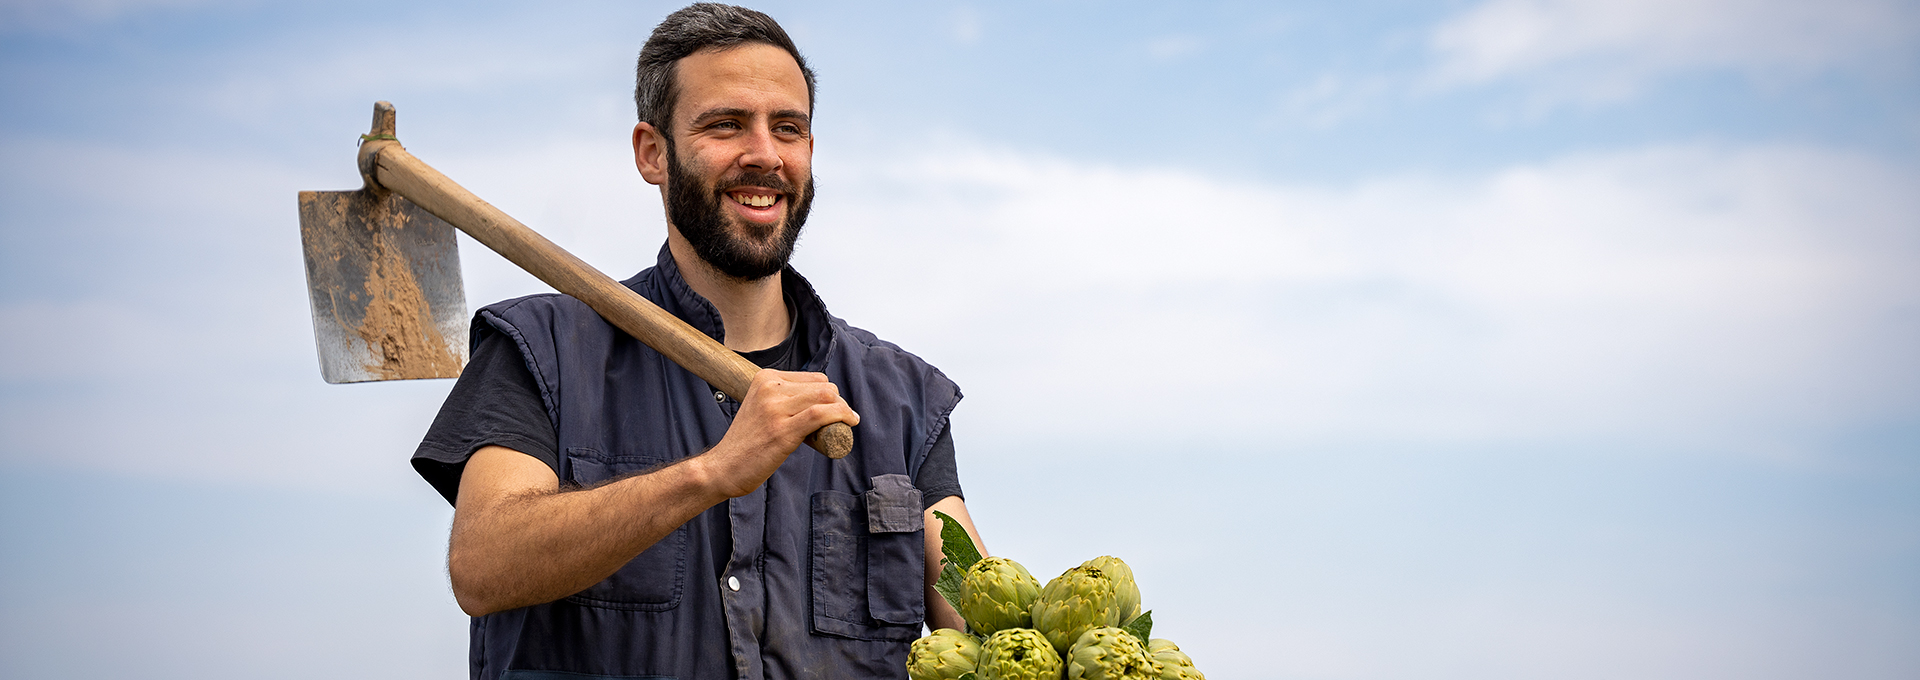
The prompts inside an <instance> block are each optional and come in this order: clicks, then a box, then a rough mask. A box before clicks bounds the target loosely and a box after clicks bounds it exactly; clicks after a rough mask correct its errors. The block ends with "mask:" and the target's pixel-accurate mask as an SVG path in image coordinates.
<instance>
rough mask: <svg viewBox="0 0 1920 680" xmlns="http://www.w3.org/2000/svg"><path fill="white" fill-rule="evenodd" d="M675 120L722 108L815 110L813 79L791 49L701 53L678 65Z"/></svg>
mask: <svg viewBox="0 0 1920 680" xmlns="http://www.w3.org/2000/svg"><path fill="white" fill-rule="evenodd" d="M675 69H676V71H675V73H674V84H675V86H676V87H677V89H679V91H680V92H679V97H678V100H679V101H678V102H676V103H675V105H674V120H676V121H685V120H687V116H689V115H699V113H700V112H702V111H706V110H709V109H713V108H717V107H725V108H745V109H748V110H765V111H778V110H798V111H807V110H809V108H810V107H809V106H808V104H809V103H810V102H808V101H807V79H806V76H804V75H802V74H801V73H800V64H798V63H796V62H795V61H794V60H793V56H792V55H789V54H787V51H786V50H783V49H780V48H778V47H774V46H773V45H768V44H765V43H748V44H744V45H736V46H733V47H725V48H709V49H704V50H700V51H698V52H695V53H693V54H689V55H687V56H686V57H685V58H682V59H681V60H680V61H679V63H678V64H676V65H675Z"/></svg>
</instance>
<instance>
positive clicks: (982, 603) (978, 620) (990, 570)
mask: <svg viewBox="0 0 1920 680" xmlns="http://www.w3.org/2000/svg"><path fill="white" fill-rule="evenodd" d="M1038 597H1040V581H1038V580H1036V579H1034V578H1033V574H1029V573H1027V568H1026V567H1023V566H1020V563H1019V562H1015V561H1013V560H1010V559H1007V558H1005V557H988V558H985V559H982V560H980V561H978V562H975V563H973V566H971V567H967V573H966V575H965V576H962V577H961V579H960V615H961V616H963V617H966V619H967V628H968V629H970V630H972V631H973V632H974V634H976V635H992V634H994V633H995V632H996V631H1000V630H1005V629H1008V628H1032V627H1033V616H1032V615H1031V614H1030V613H1029V612H1028V610H1029V609H1030V608H1032V607H1033V601H1034V599H1035V598H1038Z"/></svg>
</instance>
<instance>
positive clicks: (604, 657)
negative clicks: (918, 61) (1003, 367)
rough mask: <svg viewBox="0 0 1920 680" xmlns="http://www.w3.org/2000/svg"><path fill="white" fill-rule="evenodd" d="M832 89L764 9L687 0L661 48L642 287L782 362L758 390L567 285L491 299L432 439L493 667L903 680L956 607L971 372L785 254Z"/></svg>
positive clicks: (648, 147)
mask: <svg viewBox="0 0 1920 680" xmlns="http://www.w3.org/2000/svg"><path fill="white" fill-rule="evenodd" d="M813 94H814V77H813V72H812V71H811V70H809V69H808V68H807V66H806V61H805V60H804V59H803V58H802V57H801V56H800V52H799V50H798V48H796V47H795V46H794V44H793V41H792V40H791V39H790V38H788V36H787V34H786V32H785V31H784V30H782V29H781V28H780V26H779V24H777V23H775V22H774V21H773V20H772V19H771V18H768V17H767V16H766V15H764V14H761V13H759V12H755V11H752V10H746V9H742V8H738V7H729V6H724V5H713V4H699V5H693V6H691V7H688V8H686V9H682V10H680V11H678V12H675V13H673V14H672V15H671V16H669V17H667V18H666V20H665V21H663V22H662V23H661V24H660V26H659V27H657V28H656V29H655V30H654V32H653V35H652V36H651V37H650V38H649V39H648V40H647V43H646V46H645V47H644V48H643V49H642V50H641V52H640V61H639V67H638V69H637V72H636V86H635V94H634V99H635V102H636V104H637V106H638V108H639V116H640V122H639V123H638V124H637V125H635V126H634V130H633V140H632V142H633V152H634V163H635V165H636V166H637V167H638V168H639V171H640V175H641V176H642V177H643V178H645V179H646V181H647V182H649V183H651V184H655V185H659V186H660V188H661V196H662V199H663V202H664V203H665V205H666V210H667V242H666V245H665V246H663V247H662V248H661V251H660V255H659V258H658V261H657V263H656V265H655V266H654V267H652V268H650V269H647V270H645V271H642V272H640V273H639V274H638V275H636V276H634V277H633V278H632V279H629V280H627V281H625V282H624V283H625V285H627V286H628V287H629V288H632V289H633V290H634V291H636V292H638V293H639V294H640V295H642V296H644V297H646V298H647V299H649V300H651V301H653V302H654V303H655V304H658V305H659V306H660V307H661V308H663V309H665V310H667V311H668V312H670V313H672V314H674V315H675V316H677V317H679V318H680V319H682V320H684V321H686V322H687V323H689V324H691V325H692V326H693V327H694V328H698V329H700V330H702V331H703V332H706V333H707V334H708V335H710V336H712V337H714V338H715V339H717V340H720V341H721V342H722V343H723V344H725V345H726V346H727V347H729V348H732V349H734V350H735V351H738V352H740V353H741V354H742V355H743V356H745V357H746V358H747V359H749V360H751V361H753V362H754V363H755V364H757V365H759V366H761V367H762V368H763V370H761V371H760V372H759V373H758V374H757V375H756V376H755V377H754V380H753V384H752V387H751V388H750V389H749V390H748V392H747V395H746V398H745V399H744V400H743V401H740V402H735V401H733V400H731V399H729V398H728V397H727V396H726V395H725V394H723V393H721V392H720V391H718V390H715V389H714V388H713V387H712V386H710V385H708V384H706V383H705V382H704V381H702V380H701V379H699V378H698V377H695V376H694V375H693V374H691V373H689V372H687V371H686V370H684V369H681V368H680V367H679V366H676V365H674V364H673V363H672V362H671V361H668V360H667V359H666V358H665V357H663V356H661V355H660V354H658V353H656V352H654V351H653V350H651V349H649V348H647V347H646V346H645V345H642V344H641V343H639V342H638V341H636V340H634V339H633V338H632V337H630V336H627V335H626V334H624V333H622V332H620V331H619V330H617V329H615V328H613V327H612V326H610V325H608V324H607V323H606V322H605V321H604V320H602V319H601V318H600V317H599V316H598V315H596V314H594V312H593V311H592V310H590V309H588V308H587V307H586V305H584V304H582V303H580V302H579V301H578V300H575V299H573V298H570V297H566V296H562V295H535V296H531V297H525V298H520V299H516V300H508V301H505V302H500V303H497V304H494V305H490V306H488V307H486V308H483V309H481V310H480V311H479V313H478V314H476V315H475V318H474V322H473V325H472V328H473V331H472V334H473V335H472V340H471V343H472V347H471V356H472V359H471V362H470V363H469V365H468V366H467V369H466V371H465V372H464V373H463V374H462V375H461V377H460V380H459V381H458V382H457V383H456V384H455V385H454V388H453V390H452V391H451V392H450V393H449V394H448V397H447V401H446V404H445V405H444V406H443V407H442V408H441V411H440V414H439V416H438V417H437V418H435V420H434V423H433V425H432V427H431V428H430V430H429V431H428V433H427V435H426V437H425V439H424V441H422V442H421V444H420V447H419V449H418V450H417V451H416V452H415V453H414V456H413V464H414V467H415V469H416V470H418V471H419V472H420V474H421V476H422V477H424V478H425V479H426V480H427V481H428V482H429V483H431V484H432V485H433V486H434V487H435V488H436V489H437V490H439V491H440V493H441V494H442V495H444V496H445V497H446V498H447V500H448V501H449V502H451V503H453V505H454V520H453V530H452V538H451V541H450V545H449V549H448V559H447V563H448V565H447V566H448V572H449V575H450V577H451V580H452V583H453V591H454V597H455V599H456V600H458V601H459V603H460V607H461V609H463V610H465V611H466V612H467V613H468V614H470V615H472V616H473V624H472V646H471V653H470V660H471V670H472V675H473V677H474V678H476V679H481V678H486V679H494V678H503V679H521V680H534V679H545V680H553V679H558V678H567V679H570V680H578V679H582V678H598V677H608V678H610V677H620V678H635V677H665V678H681V679H709V678H713V679H725V678H866V677H900V676H903V675H905V656H906V649H907V646H908V643H909V642H910V641H912V640H913V639H915V638H916V637H918V636H919V634H920V630H921V626H922V624H923V623H924V624H926V625H929V626H931V627H934V628H941V627H948V628H960V627H961V626H962V624H961V622H960V619H959V617H958V615H956V614H955V613H954V612H953V610H952V609H951V608H950V607H948V606H947V605H946V603H945V601H944V600H942V599H941V598H940V597H939V596H938V595H937V594H935V593H934V592H933V591H932V588H931V584H932V581H933V580H934V578H935V576H936V575H937V573H938V565H939V556H940V542H939V539H938V536H939V531H938V529H939V526H940V525H939V523H938V522H937V521H935V520H934V519H933V515H932V513H933V511H934V510H942V511H944V512H946V513H947V514H949V515H952V516H954V517H955V518H957V519H959V520H960V521H961V523H962V524H968V525H970V520H969V519H967V512H966V506H965V503H964V501H963V500H962V498H961V496H960V486H959V479H958V476H957V474H956V472H955V466H954V453H953V443H952V434H951V432H950V431H949V429H950V428H949V427H948V414H949V413H951V412H952V410H953V407H954V405H955V404H956V403H957V402H958V401H959V399H960V391H959V388H958V387H956V386H955V385H954V384H953V383H952V382H951V381H949V380H948V379H947V378H946V376H944V375H942V374H941V373H940V372H939V371H938V370H937V369H935V368H933V367H932V366H930V365H928V364H927V363H926V362H924V361H922V360H920V359H919V358H918V357H915V356H914V355H912V354H909V353H907V352H905V351H904V350H901V349H900V348H899V347H897V346H895V345H892V344H890V343H887V342H885V341H883V340H880V339H878V338H876V337H875V336H874V335H873V334H871V333H868V332H866V331H863V330H860V329H857V328H854V327H851V326H849V325H847V324H846V322H844V321H842V320H840V319H838V318H835V317H833V316H830V315H828V314H827V311H826V307H825V305H824V304H823V303H822V302H821V301H820V298H819V297H818V296H817V295H816V294H815V293H814V290H813V288H812V287H811V286H810V285H809V284H808V283H807V281H806V279H804V278H802V277H801V276H800V275H799V274H798V273H797V272H795V271H794V270H793V269H792V268H791V267H789V266H788V265H787V261H788V258H789V256H790V255H791V254H792V252H793V248H794V244H795V243H796V242H797V241H798V239H799V236H800V230H801V228H802V226H803V225H804V224H805V223H806V219H807V211H808V207H809V205H810V204H811V203H812V200H813V174H812V158H813V133H812V115H813V103H814V102H813ZM835 421H840V422H845V423H848V424H850V425H855V426H856V427H854V429H853V432H854V446H853V452H852V453H851V454H849V455H848V456H847V457H846V458H844V459H840V460H830V459H828V458H826V457H824V456H822V455H820V454H819V453H817V452H814V451H813V450H812V449H810V448H807V447H805V446H803V445H802V443H801V441H802V439H803V438H804V437H805V436H806V435H807V434H808V433H811V432H813V431H814V430H817V429H819V428H820V427H822V426H825V425H827V424H829V423H832V422H835ZM967 528H968V531H969V532H970V533H971V532H972V527H971V526H968V527H967ZM975 540H976V543H977V542H978V539H977V537H976V539H975Z"/></svg>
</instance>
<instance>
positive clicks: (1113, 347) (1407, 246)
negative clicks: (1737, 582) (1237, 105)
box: [802, 145, 1920, 455]
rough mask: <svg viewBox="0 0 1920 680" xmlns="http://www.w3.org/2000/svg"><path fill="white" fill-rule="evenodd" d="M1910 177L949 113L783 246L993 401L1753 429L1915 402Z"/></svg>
mask: <svg viewBox="0 0 1920 680" xmlns="http://www.w3.org/2000/svg"><path fill="white" fill-rule="evenodd" d="M1914 180H1915V177H1914V174H1913V173H1912V172H1911V171H1908V170H1903V169H1898V168H1893V167H1888V166H1885V165H1881V164H1878V163H1876V162H1874V161H1872V160H1869V159H1864V158H1859V157H1853V156H1848V155H1845V154H1837V153H1833V152H1827V151H1821V150H1816V149H1804V148H1784V147H1779V148H1757V149H1745V150H1721V149H1708V148H1693V147H1680V148H1653V149H1646V150H1641V151H1634V152H1624V153H1616V154H1605V155H1595V156H1588V157H1574V158H1566V159H1562V160H1558V161H1554V162H1550V163H1545V164H1539V165H1529V166H1520V167H1513V168H1510V169H1507V170H1504V171H1501V172H1498V173H1493V174H1491V175H1488V176H1484V177H1477V178H1466V179H1457V180H1456V179H1436V178H1427V177H1405V178H1397V179H1396V178H1388V179H1380V180H1376V181H1371V182H1366V183H1362V184H1359V185H1355V186H1351V187H1342V188H1324V187H1303V186H1278V185H1267V184H1259V183H1249V182H1234V181H1217V180H1214V179H1212V178H1208V177H1204V176H1200V175H1196V174H1192V173H1187V172H1177V171H1156V170H1146V169H1133V168H1115V167H1103V166H1092V165H1084V164H1077V163H1072V162H1068V161H1062V160H1058V159H1050V158H1044V157H1035V156H1031V155H1023V154H1018V153H1012V152H1005V151H996V150H991V149H983V148H978V147H970V146H966V145H956V146H954V147H952V148H948V149H945V150H942V151H941V152H937V153H933V154H929V155H925V156H922V157H919V158H917V159H914V160H911V161H907V162H902V163H899V164H896V165H894V166H891V167H886V168H885V169H884V170H878V171H875V172H871V173H863V174H860V175H859V176H857V177H847V176H841V177H839V178H838V180H837V181H836V182H834V183H833V184H832V185H830V186H832V187H836V189H835V191H837V192H838V193H837V194H828V195H823V197H822V199H821V202H820V204H819V205H820V206H822V207H821V208H820V212H821V216H820V217H819V218H818V220H819V224H820V225H821V226H819V227H816V228H815V229H816V233H814V234H812V235H811V236H810V237H809V240H808V241H807V245H806V247H805V248H804V249H803V253H802V257H803V264H806V265H807V266H808V267H810V268H811V269H810V271H814V272H816V274H815V276H816V278H818V279H821V281H822V286H823V287H824V288H826V289H827V296H828V299H829V300H830V301H833V302H834V304H836V305H837V308H838V309H840V311H842V312H843V313H844V314H846V315H847V316H848V318H850V319H852V320H854V321H855V322H856V323H860V322H861V321H862V320H867V322H868V323H872V324H876V325H877V328H878V330H879V331H880V332H882V334H883V335H888V336H894V337H896V339H900V341H901V342H902V344H904V345H906V346H908V347H911V348H915V349H916V350H917V351H920V352H922V353H924V354H927V355H928V356H930V357H932V358H934V359H935V360H936V361H938V362H940V363H942V365H943V366H945V367H946V368H947V369H948V371H949V372H950V373H953V374H955V375H956V376H958V377H960V378H961V379H962V382H963V383H970V384H971V385H972V387H974V388H976V389H975V394H976V395H977V397H976V399H975V403H973V404H972V405H971V406H970V408H972V409H974V410H973V413H974V417H981V418H985V419H987V420H989V421H990V422H991V427H992V428H993V429H995V430H997V431H1003V432H1018V433H1022V434H1025V435H1032V436H1060V437H1081V438H1085V437H1107V438H1115V439H1125V438H1127V437H1129V436H1133V435H1126V434H1116V433H1129V432H1132V433H1136V434H1139V435H1153V434H1155V433H1159V434H1161V435H1162V436H1176V437H1177V436H1184V435H1181V434H1178V433H1198V432H1205V433H1209V435H1210V436H1223V437H1229V438H1233V439H1236V440H1242V441H1256V440H1266V441H1274V440H1275V439H1276V438H1277V439H1283V440H1313V441H1329V440H1332V441H1353V440H1357V439H1374V438H1389V439H1407V440H1421V441H1433V442H1438V441H1480V442H1486V441H1506V440H1523V439H1536V438H1547V439H1555V440H1573V439H1582V438H1589V439H1590V438H1594V437H1638V438H1642V439H1643V440H1653V441H1661V442H1665V443H1668V444H1674V445H1682V446H1686V445H1693V444H1700V443H1703V442H1717V443H1716V444H1714V446H1715V447H1721V448H1736V449H1737V448H1742V447H1746V448H1747V449H1748V451H1749V452H1752V453H1762V454H1767V455H1795V454H1796V452H1794V451H1788V450H1755V449H1753V447H1767V446H1774V445H1773V444H1771V443H1769V442H1770V441H1771V439H1773V438H1775V437H1776V436H1777V435H1779V434H1780V432H1782V431H1783V430H1784V429H1791V428H1805V427H1813V428H1819V427H1828V426H1836V425H1840V424H1844V423H1848V422H1853V421H1855V420H1871V419H1873V418H1875V417H1883V416H1888V415H1891V414H1897V413H1910V412H1911V410H1912V409H1913V408H1914V407H1915V405H1916V404H1915V403H1914V397H1915V395H1914V394H1913V393H1912V390H1911V389H1909V388H1906V387H1904V385H1908V384H1911V381H1912V380H1913V379H1914V378H1916V377H1920V364H1916V362H1915V361H1914V360H1913V359H1912V357H1911V352H1909V351H1907V350H1905V349H1903V348H1905V347H1908V346H1910V345H1911V344H1912V343H1914V342H1917V341H1920V337H1914V330H1913V329H1912V328H1911V327H1909V326H1907V325H1903V324H1902V322H1900V320H1899V319H1900V318H1902V317H1901V314H1902V313H1903V312H1901V311H1900V310H1902V309H1907V308H1910V306H1911V305H1914V304H1917V303H1920V274H1916V273H1915V269H1914V267H1913V266H1912V264H1913V261H1914V259H1915V257H1916V255H1920V247H1916V243H1917V242H1920V234H1916V233H1915V230H1914V229H1913V228H1912V226H1911V225H1913V224H1915V223H1920V203H1917V202H1916V201H1915V200H1914V199H1911V198H1907V197H1906V194H1908V193H1910V192H1905V191H1904V190H1903V189H1902V187H1904V186H1910V185H1911V184H1912V183H1913V181H1914ZM879 281H888V282H889V283H888V284H887V285H885V286H880V285H875V283H876V282H879ZM985 329H992V330H985ZM1069 395H1070V396H1069ZM1147 414H1152V417H1153V420H1152V422H1151V424H1147V423H1143V420H1142V418H1143V416H1146V415H1147Z"/></svg>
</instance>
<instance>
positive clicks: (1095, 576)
mask: <svg viewBox="0 0 1920 680" xmlns="http://www.w3.org/2000/svg"><path fill="white" fill-rule="evenodd" d="M1123 613H1125V612H1123V611H1121V609H1120V594H1119V592H1118V589H1117V588H1115V584H1114V582H1113V578H1112V577H1110V576H1108V575H1107V572H1106V571H1105V570H1103V569H1101V568H1099V567H1094V566H1088V565H1085V564H1082V565H1080V566H1078V567H1074V568H1072V569H1068V570H1067V573H1064V574H1061V575H1060V577H1059V578H1056V579H1054V580H1052V581H1048V582H1047V587H1045V588H1041V589H1040V599H1037V600H1034V601H1033V628H1034V629H1035V630H1038V631H1040V632H1041V634H1043V635H1046V636H1047V642H1050V643H1052V644H1053V649H1054V651H1057V652H1059V653H1060V654H1062V655H1065V654H1066V653H1067V651H1068V650H1069V649H1071V648H1072V647H1073V643H1074V641H1076V640H1079V639H1080V635H1081V634H1082V633H1085V632H1087V631H1088V630H1089V629H1093V628H1103V627H1109V626H1118V625H1121V624H1122V623H1125V622H1124V621H1121V620H1120V615H1121V614H1123Z"/></svg>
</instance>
